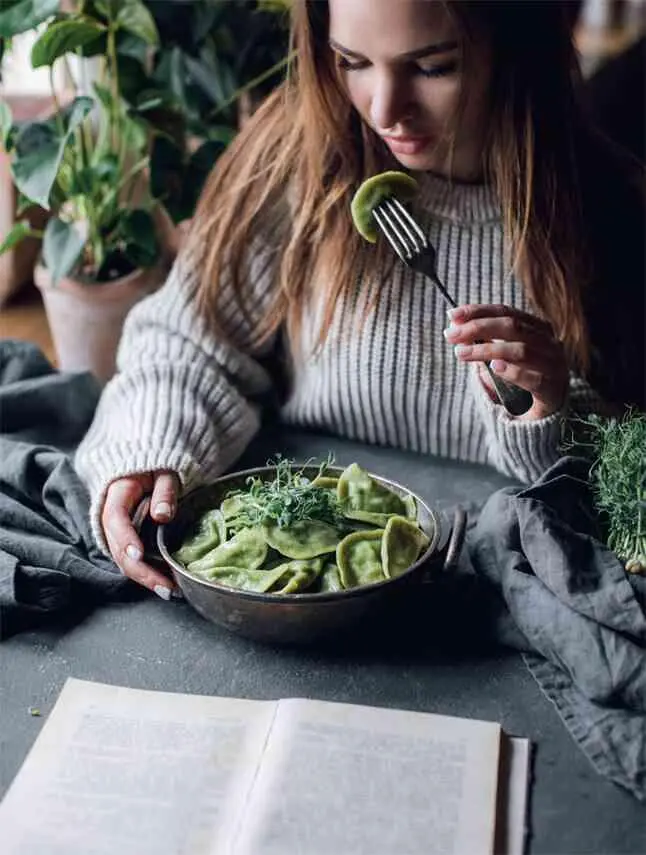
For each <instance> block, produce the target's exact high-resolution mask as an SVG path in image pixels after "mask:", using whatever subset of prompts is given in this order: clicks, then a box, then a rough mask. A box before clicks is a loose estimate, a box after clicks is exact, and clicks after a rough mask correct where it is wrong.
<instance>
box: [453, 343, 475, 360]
mask: <svg viewBox="0 0 646 855" xmlns="http://www.w3.org/2000/svg"><path fill="white" fill-rule="evenodd" d="M453 352H454V353H455V355H456V356H457V357H458V359H461V358H462V357H464V356H469V355H470V353H471V345H469V344H456V345H455V347H454V348H453Z"/></svg>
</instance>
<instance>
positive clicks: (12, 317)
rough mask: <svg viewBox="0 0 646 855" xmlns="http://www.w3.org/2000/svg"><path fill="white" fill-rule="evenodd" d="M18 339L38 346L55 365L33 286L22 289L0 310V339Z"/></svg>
mask: <svg viewBox="0 0 646 855" xmlns="http://www.w3.org/2000/svg"><path fill="white" fill-rule="evenodd" d="M3 338H18V339H22V340H23V341H31V342H33V343H34V344H36V345H38V347H40V349H41V350H42V351H43V353H44V354H45V356H46V357H47V358H48V359H49V360H50V362H52V363H53V364H55V362H56V357H55V354H54V345H53V343H52V337H51V334H50V331H49V326H48V324H47V318H46V316H45V309H44V308H43V303H42V300H41V297H40V292H39V291H38V289H37V288H35V287H34V286H29V287H26V288H24V289H23V290H22V291H20V292H19V294H17V295H16V297H14V298H13V299H12V300H11V302H10V303H9V304H8V305H6V306H5V307H4V308H2V309H0V339H3Z"/></svg>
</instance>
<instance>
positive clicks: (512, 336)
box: [444, 315, 559, 350]
mask: <svg viewBox="0 0 646 855" xmlns="http://www.w3.org/2000/svg"><path fill="white" fill-rule="evenodd" d="M444 337H445V338H446V340H447V341H448V342H449V343H450V344H476V343H478V342H482V341H492V340H493V339H500V340H502V341H509V342H512V341H526V342H528V343H529V344H531V345H533V346H534V347H536V348H540V349H542V350H546V349H551V348H557V347H558V346H559V343H558V342H557V341H556V340H555V339H554V336H553V335H552V332H551V330H550V329H547V328H546V326H545V324H543V322H542V321H538V322H536V321H531V322H529V321H527V320H525V319H524V318H523V317H521V316H519V315H501V316H498V317H484V318H477V319H476V320H470V321H465V322H464V323H461V324H450V326H448V327H447V328H446V329H445V330H444Z"/></svg>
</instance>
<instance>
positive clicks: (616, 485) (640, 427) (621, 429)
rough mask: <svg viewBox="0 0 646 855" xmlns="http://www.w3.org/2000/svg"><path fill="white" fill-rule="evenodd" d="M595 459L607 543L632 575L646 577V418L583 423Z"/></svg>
mask: <svg viewBox="0 0 646 855" xmlns="http://www.w3.org/2000/svg"><path fill="white" fill-rule="evenodd" d="M583 424H584V426H585V428H586V430H585V445H587V447H588V449H589V451H590V452H591V453H592V465H591V467H590V478H591V482H592V487H593V492H594V500H595V504H596V507H597V509H598V510H599V511H600V512H601V513H602V515H603V520H604V523H605V525H606V543H607V545H608V547H609V548H610V549H612V550H613V552H615V553H616V554H617V556H618V557H619V558H620V559H621V560H622V561H623V562H624V564H625V567H626V570H628V571H629V572H633V573H639V572H646V415H644V414H643V413H635V412H634V411H631V410H629V411H627V412H626V413H625V415H624V416H623V417H622V418H619V419H618V418H611V419H605V418H601V417H600V416H590V417H589V418H588V419H585V420H583Z"/></svg>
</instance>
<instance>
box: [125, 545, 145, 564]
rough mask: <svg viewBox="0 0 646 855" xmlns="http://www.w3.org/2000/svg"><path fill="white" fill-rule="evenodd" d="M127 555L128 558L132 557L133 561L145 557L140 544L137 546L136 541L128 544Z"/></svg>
mask: <svg viewBox="0 0 646 855" xmlns="http://www.w3.org/2000/svg"><path fill="white" fill-rule="evenodd" d="M126 555H127V556H128V558H132V560H133V561H141V559H142V558H143V552H142V551H141V549H139V547H138V546H135V545H134V543H129V544H128V546H126Z"/></svg>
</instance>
